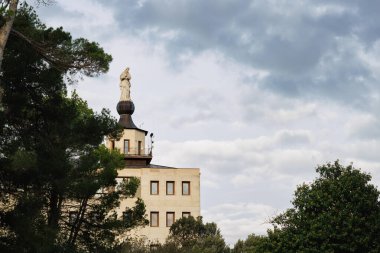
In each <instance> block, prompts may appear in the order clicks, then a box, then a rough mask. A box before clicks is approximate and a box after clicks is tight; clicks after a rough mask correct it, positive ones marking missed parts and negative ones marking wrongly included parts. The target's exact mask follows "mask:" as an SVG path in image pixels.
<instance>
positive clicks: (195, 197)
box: [117, 168, 200, 243]
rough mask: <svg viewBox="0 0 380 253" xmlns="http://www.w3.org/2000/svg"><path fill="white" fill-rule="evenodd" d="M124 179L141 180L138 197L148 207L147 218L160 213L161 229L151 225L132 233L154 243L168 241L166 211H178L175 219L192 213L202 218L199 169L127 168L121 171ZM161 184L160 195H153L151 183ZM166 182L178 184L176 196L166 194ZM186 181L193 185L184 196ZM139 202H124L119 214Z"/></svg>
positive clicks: (176, 185) (129, 200) (130, 200)
mask: <svg viewBox="0 0 380 253" xmlns="http://www.w3.org/2000/svg"><path fill="white" fill-rule="evenodd" d="M119 176H120V177H132V176H133V177H137V178H139V179H140V180H141V185H140V189H139V190H138V194H137V195H138V196H136V197H141V198H142V199H143V200H144V202H145V205H146V214H147V218H148V219H150V212H159V226H158V227H150V225H148V226H146V227H144V228H141V229H137V230H135V231H133V233H132V234H134V235H137V236H141V237H146V238H147V239H148V240H149V241H151V242H153V243H154V242H160V243H163V242H165V239H166V238H167V236H168V234H169V227H167V226H166V212H174V213H175V220H177V219H179V218H181V217H182V212H190V213H191V215H192V216H194V217H197V216H200V172H199V169H196V168H185V169H184V168H181V169H178V168H125V169H123V170H120V171H119ZM151 181H158V182H159V194H158V195H151V194H150V182H151ZM166 181H174V182H175V194H174V195H166ZM182 181H189V182H190V195H182ZM135 200H136V199H126V200H123V201H121V205H120V208H119V209H118V210H117V211H118V215H120V216H121V215H122V212H123V211H124V210H125V208H126V207H127V206H132V205H133V203H134V201H135Z"/></svg>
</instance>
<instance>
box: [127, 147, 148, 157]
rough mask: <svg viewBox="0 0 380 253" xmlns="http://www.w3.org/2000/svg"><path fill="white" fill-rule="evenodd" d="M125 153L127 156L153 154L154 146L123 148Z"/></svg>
mask: <svg viewBox="0 0 380 253" xmlns="http://www.w3.org/2000/svg"><path fill="white" fill-rule="evenodd" d="M123 153H124V154H125V155H126V156H152V148H151V147H145V148H140V149H139V148H129V149H126V150H123Z"/></svg>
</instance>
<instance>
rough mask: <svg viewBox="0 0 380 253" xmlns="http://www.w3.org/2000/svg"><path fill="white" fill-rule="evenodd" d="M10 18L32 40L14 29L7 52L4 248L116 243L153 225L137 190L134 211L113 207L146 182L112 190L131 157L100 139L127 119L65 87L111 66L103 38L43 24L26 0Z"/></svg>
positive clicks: (0, 174)
mask: <svg viewBox="0 0 380 253" xmlns="http://www.w3.org/2000/svg"><path fill="white" fill-rule="evenodd" d="M13 27H14V28H15V30H17V31H19V32H22V36H26V37H27V38H28V40H30V41H28V40H26V39H25V38H23V37H21V36H20V35H19V34H17V33H11V34H10V37H9V40H8V43H7V46H6V50H5V54H4V61H3V76H2V77H1V83H0V85H1V88H2V90H3V91H4V96H3V100H2V104H1V106H2V108H3V110H1V111H0V168H1V170H0V225H1V229H0V230H1V231H0V251H1V252H110V251H111V250H113V249H116V248H117V247H118V245H119V244H120V243H121V241H120V240H118V239H117V238H118V236H120V235H123V233H125V232H127V231H128V230H129V229H131V228H133V227H135V226H139V225H145V224H146V222H147V220H146V218H145V205H144V203H143V201H142V200H141V199H138V200H137V201H136V204H135V206H133V207H130V208H129V209H128V210H125V211H127V212H129V213H131V214H133V215H131V217H133V219H132V220H128V219H123V218H122V217H121V216H120V215H118V214H117V213H116V208H117V207H118V205H119V202H120V199H121V198H124V197H130V196H133V195H134V194H135V192H136V189H137V187H136V185H137V184H138V183H139V182H138V180H137V179H135V180H131V182H130V183H128V184H127V183H125V184H122V185H121V187H116V188H115V189H116V190H114V191H112V192H111V191H107V189H108V188H109V187H114V186H115V185H116V180H115V177H116V176H117V169H119V168H121V167H123V166H124V162H123V157H122V155H121V154H120V153H118V152H117V151H110V150H108V149H106V148H105V147H104V146H102V145H101V143H102V141H103V138H104V136H107V135H111V136H114V137H115V138H117V137H118V136H119V135H120V133H121V128H120V127H119V126H118V124H117V122H116V120H115V118H113V117H112V116H111V115H110V113H109V111H108V110H106V109H103V110H102V111H101V112H100V113H97V112H94V111H93V110H91V109H90V108H89V107H88V105H87V103H86V102H85V101H83V100H82V99H81V98H80V97H79V96H78V95H77V94H76V93H75V92H74V93H72V94H71V95H68V94H67V87H66V86H67V82H66V81H67V78H65V77H73V75H75V74H77V73H79V74H84V75H88V76H96V75H98V74H100V73H103V72H106V71H107V70H108V66H109V62H110V61H111V59H112V58H111V56H110V55H108V54H106V53H105V52H104V51H103V49H102V48H100V47H99V45H98V44H97V43H94V42H89V41H87V40H86V39H75V40H73V39H72V37H71V35H70V34H69V33H67V32H65V31H64V30H63V29H62V28H56V29H54V28H48V27H46V26H45V25H44V24H42V23H41V22H40V21H39V20H38V17H37V15H36V14H35V12H34V11H33V9H32V8H31V7H29V6H27V5H26V4H24V5H22V6H21V7H20V9H19V10H18V12H17V15H16V18H15V21H14V26H13ZM31 42H32V43H33V44H35V45H42V46H43V48H44V50H45V49H46V51H45V52H44V54H41V52H40V51H38V50H36V47H35V46H31ZM47 52H48V53H47ZM50 52H51V54H50ZM46 56H48V57H50V59H53V60H49V59H47V57H46ZM57 62H58V63H59V62H62V63H64V64H61V65H59V64H57Z"/></svg>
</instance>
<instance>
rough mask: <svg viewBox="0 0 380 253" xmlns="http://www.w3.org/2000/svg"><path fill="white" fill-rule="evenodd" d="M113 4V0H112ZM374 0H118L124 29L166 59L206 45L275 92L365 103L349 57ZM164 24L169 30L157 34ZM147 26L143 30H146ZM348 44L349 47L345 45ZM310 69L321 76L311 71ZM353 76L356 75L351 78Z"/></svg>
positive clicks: (361, 41) (364, 34) (360, 66)
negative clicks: (252, 71)
mask: <svg viewBox="0 0 380 253" xmlns="http://www.w3.org/2000/svg"><path fill="white" fill-rule="evenodd" d="M118 5H120V3H118ZM378 5H379V4H378V3H376V2H375V1H371V2H367V1H365V2H364V1H360V2H358V1H324V2H315V1H304V2H302V3H301V2H293V1H270V2H269V1H201V0H198V1H184V0H182V1H164V2H162V1H144V2H143V4H142V5H141V4H140V5H139V4H138V1H127V2H126V3H124V4H121V6H118V10H119V17H120V18H119V19H118V20H122V21H121V23H120V24H119V26H120V28H121V29H122V30H123V31H124V32H129V33H134V34H135V35H136V36H141V34H144V36H147V38H150V39H151V40H152V42H156V43H157V42H160V43H164V45H165V47H166V50H167V52H168V53H169V55H170V58H169V60H170V61H172V62H173V63H174V64H173V65H178V64H180V61H179V60H178V59H179V56H180V55H181V54H183V53H186V52H191V53H193V54H194V57H196V56H197V54H198V53H201V52H203V51H206V50H216V51H218V52H222V53H223V54H224V55H225V56H226V57H228V58H230V59H233V60H235V61H236V62H239V63H243V64H245V65H248V66H251V67H253V68H259V69H265V70H267V71H269V73H270V75H269V77H268V78H267V79H264V81H262V82H260V86H261V87H263V88H265V89H268V90H271V91H272V92H273V91H274V92H277V93H280V94H282V95H283V96H291V97H306V98H309V99H310V98H312V99H313V98H320V97H326V98H329V99H331V100H334V101H338V102H341V103H343V104H347V105H349V106H354V107H356V106H358V107H362V109H365V110H368V106H369V104H370V101H368V99H367V97H368V96H367V94H369V93H371V92H378V91H379V89H378V87H377V86H374V85H370V86H368V83H373V82H374V81H378V80H372V79H373V78H372V76H371V71H370V70H369V69H368V67H367V66H366V63H365V62H362V61H361V60H360V59H359V58H358V57H357V54H356V53H357V51H358V50H360V48H355V47H352V48H345V47H346V44H349V43H350V42H351V41H356V42H357V43H358V47H364V48H367V47H368V46H370V45H371V44H372V43H373V42H375V41H376V40H378V39H379V36H380V25H379V24H380V16H378V13H377V11H375V10H378V9H379V8H378V7H379V6H378ZM165 32H173V33H174V34H175V35H174V36H172V37H170V38H166V37H165V38H163V37H162V34H164V33H165ZM147 34H148V35H147ZM350 50H352V51H350ZM316 76H323V79H318V78H316ZM359 79H360V80H361V81H358V80H359Z"/></svg>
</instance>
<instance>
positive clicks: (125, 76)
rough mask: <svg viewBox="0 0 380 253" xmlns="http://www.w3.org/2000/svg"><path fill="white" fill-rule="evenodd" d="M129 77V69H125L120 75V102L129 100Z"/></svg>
mask: <svg viewBox="0 0 380 253" xmlns="http://www.w3.org/2000/svg"><path fill="white" fill-rule="evenodd" d="M129 80H131V75H130V74H129V68H128V67H127V68H126V69H125V70H124V71H123V72H122V73H121V74H120V92H121V94H120V101H129V100H131V83H130V82H129Z"/></svg>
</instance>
